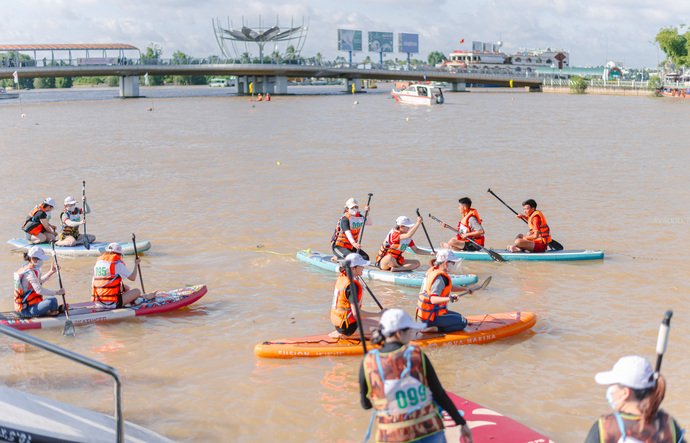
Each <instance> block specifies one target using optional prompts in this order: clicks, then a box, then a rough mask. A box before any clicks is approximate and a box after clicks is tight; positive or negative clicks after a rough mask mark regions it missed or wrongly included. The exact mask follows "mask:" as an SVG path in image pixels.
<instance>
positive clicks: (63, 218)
mask: <svg viewBox="0 0 690 443" xmlns="http://www.w3.org/2000/svg"><path fill="white" fill-rule="evenodd" d="M60 222H62V223H63V224H65V225H67V226H70V227H72V228H74V227H75V226H79V225H81V220H79V221H76V222H75V221H72V220H70V218H69V215H67V214H66V213H64V214H62V215H60Z"/></svg>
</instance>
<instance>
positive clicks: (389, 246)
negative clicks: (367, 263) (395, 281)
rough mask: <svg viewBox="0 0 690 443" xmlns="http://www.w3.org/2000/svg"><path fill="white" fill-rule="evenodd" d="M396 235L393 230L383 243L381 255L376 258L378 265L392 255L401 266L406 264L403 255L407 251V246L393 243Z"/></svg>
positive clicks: (380, 250) (380, 249)
mask: <svg viewBox="0 0 690 443" xmlns="http://www.w3.org/2000/svg"><path fill="white" fill-rule="evenodd" d="M394 233H395V229H391V230H390V232H388V235H387V236H386V239H385V240H384V241H383V243H382V244H381V247H380V248H379V254H378V255H377V256H376V263H378V262H380V261H381V260H383V257H385V256H386V255H392V256H393V258H394V259H395V261H396V262H397V263H398V264H399V265H402V264H403V263H404V260H405V259H404V258H403V256H402V255H403V252H404V251H405V249H407V244H404V245H403V244H402V243H401V242H398V243H392V242H391V239H392V237H393V234H394ZM399 239H400V237H398V240H399Z"/></svg>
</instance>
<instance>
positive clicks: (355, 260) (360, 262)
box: [345, 252, 370, 267]
mask: <svg viewBox="0 0 690 443" xmlns="http://www.w3.org/2000/svg"><path fill="white" fill-rule="evenodd" d="M345 263H349V264H350V267H354V266H368V265H369V263H370V262H369V260H364V259H363V258H362V256H361V255H359V254H358V253H356V252H353V253H351V254H347V257H345Z"/></svg>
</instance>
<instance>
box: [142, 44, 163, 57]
mask: <svg viewBox="0 0 690 443" xmlns="http://www.w3.org/2000/svg"><path fill="white" fill-rule="evenodd" d="M162 56H163V48H161V47H160V45H157V44H155V43H153V42H152V43H150V44H149V46H148V47H147V48H146V52H145V53H144V54H143V55H142V56H141V57H142V58H151V59H156V60H158V59H159V58H161V57H162Z"/></svg>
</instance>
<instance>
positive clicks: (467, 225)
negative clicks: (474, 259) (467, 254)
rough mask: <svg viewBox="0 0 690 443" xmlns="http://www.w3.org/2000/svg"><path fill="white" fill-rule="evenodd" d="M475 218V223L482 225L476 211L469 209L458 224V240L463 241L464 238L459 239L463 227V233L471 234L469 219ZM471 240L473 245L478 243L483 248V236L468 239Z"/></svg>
mask: <svg viewBox="0 0 690 443" xmlns="http://www.w3.org/2000/svg"><path fill="white" fill-rule="evenodd" d="M471 217H475V218H476V219H477V222H478V223H479V224H480V225H481V224H482V219H481V218H479V213H478V212H477V210H476V209H474V208H470V210H469V211H467V214H465V215H464V217H462V220H460V223H458V240H461V241H465V239H464V238H460V234H461V233H462V232H463V229H462V227H463V226H464V227H465V229H466V231H465V232H472V229H471V228H470V218H471ZM468 238H470V239H472V240H473V241H474V242H475V243H478V244H480V245H482V246H484V235H473V236H471V237H468Z"/></svg>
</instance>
